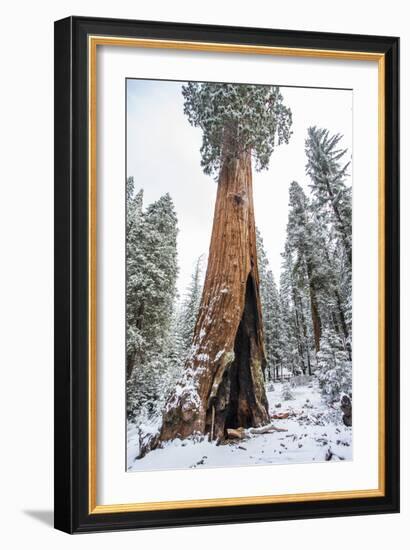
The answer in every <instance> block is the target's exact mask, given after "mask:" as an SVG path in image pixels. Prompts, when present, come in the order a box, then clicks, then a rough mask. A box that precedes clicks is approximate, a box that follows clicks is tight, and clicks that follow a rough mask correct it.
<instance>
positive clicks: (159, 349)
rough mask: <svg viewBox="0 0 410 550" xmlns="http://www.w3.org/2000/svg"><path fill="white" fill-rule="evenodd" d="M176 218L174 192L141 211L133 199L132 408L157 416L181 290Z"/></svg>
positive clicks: (129, 366) (129, 235)
mask: <svg viewBox="0 0 410 550" xmlns="http://www.w3.org/2000/svg"><path fill="white" fill-rule="evenodd" d="M176 237H177V218H176V214H175V209H174V206H173V203H172V200H171V197H170V196H169V194H166V195H164V196H163V197H161V198H160V199H159V200H158V201H156V202H154V203H152V204H150V205H149V206H148V208H147V209H146V210H145V211H142V192H140V193H138V194H137V195H136V196H135V197H133V196H132V194H130V195H129V197H128V216H127V410H128V414H129V416H133V415H136V414H138V415H140V414H142V412H143V413H144V414H145V415H146V416H153V415H155V414H156V413H157V412H158V409H159V404H160V402H161V396H162V391H161V390H162V389H163V379H164V376H165V375H166V370H167V363H166V357H167V354H168V353H169V348H170V345H171V342H170V340H171V333H170V329H171V320H172V315H173V308H174V299H175V294H176V277H177V272H178V267H177V250H176Z"/></svg>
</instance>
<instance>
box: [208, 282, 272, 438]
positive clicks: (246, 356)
mask: <svg viewBox="0 0 410 550" xmlns="http://www.w3.org/2000/svg"><path fill="white" fill-rule="evenodd" d="M245 292H246V294H245V305H244V310H243V314H242V319H241V321H240V323H239V326H238V330H237V333H236V337H235V344H234V352H235V359H234V361H233V362H232V363H231V365H230V367H229V368H228V369H227V371H226V372H225V374H224V377H223V379H222V382H221V384H220V387H219V390H218V393H217V395H216V398H215V401H214V403H213V405H214V407H215V418H214V428H213V434H214V436H215V437H216V438H218V439H223V438H224V437H225V436H226V430H227V429H228V428H239V427H242V428H250V427H253V426H255V425H257V423H258V419H259V418H260V416H261V415H260V411H259V410H258V404H257V400H256V397H255V388H254V383H253V377H252V365H254V366H255V365H256V363H259V365H260V366H261V362H262V358H263V350H262V349H260V346H261V344H260V343H259V339H258V322H259V321H258V309H257V301H256V295H255V287H254V282H253V279H252V276H251V275H249V276H248V279H247V282H246V291H245ZM259 368H261V367H259ZM211 417H212V412H211ZM211 424H212V420H211ZM209 428H210V430H209V431H212V425H209Z"/></svg>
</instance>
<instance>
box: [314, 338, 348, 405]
mask: <svg viewBox="0 0 410 550" xmlns="http://www.w3.org/2000/svg"><path fill="white" fill-rule="evenodd" d="M318 378H319V385H320V388H321V390H322V394H323V396H324V397H325V399H326V400H327V401H328V402H329V403H334V402H335V401H338V400H339V399H340V397H341V395H342V393H346V394H350V395H351V392H352V364H351V361H350V360H349V356H348V353H347V351H346V349H345V347H344V345H343V341H342V339H341V338H340V335H339V334H337V332H335V331H334V330H332V329H329V328H326V329H325V330H324V332H323V335H322V339H321V346H320V352H319V353H318Z"/></svg>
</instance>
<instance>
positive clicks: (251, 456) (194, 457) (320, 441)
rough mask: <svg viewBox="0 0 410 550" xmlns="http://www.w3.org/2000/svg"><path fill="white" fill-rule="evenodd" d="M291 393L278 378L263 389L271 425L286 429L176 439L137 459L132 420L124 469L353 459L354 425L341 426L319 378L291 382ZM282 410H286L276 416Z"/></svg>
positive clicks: (134, 470)
mask: <svg viewBox="0 0 410 550" xmlns="http://www.w3.org/2000/svg"><path fill="white" fill-rule="evenodd" d="M292 394H293V397H294V399H292V400H287V401H286V400H284V399H283V398H282V384H281V383H277V382H276V383H275V384H274V389H273V391H269V392H267V396H268V401H269V411H270V415H271V417H272V423H273V425H274V426H275V427H277V428H280V429H284V430H287V431H275V432H273V433H265V434H251V433H248V432H247V433H246V438H245V439H239V440H238V439H234V440H229V441H228V442H226V443H224V444H221V445H216V444H215V443H210V442H208V441H200V442H198V441H197V442H194V441H189V440H188V441H187V440H185V441H183V440H179V439H177V440H174V441H171V442H169V443H167V444H166V445H165V446H164V447H163V448H161V449H156V450H154V451H151V452H150V453H148V454H147V455H146V456H145V457H144V458H142V459H137V458H136V457H137V455H138V452H139V441H138V429H137V427H136V426H135V425H133V424H131V425H129V427H128V441H127V451H128V471H129V472H137V471H148V470H169V469H187V468H214V467H222V466H225V467H226V466H229V467H230V466H250V465H257V464H261V465H267V464H288V463H292V462H293V463H299V464H300V463H306V462H324V461H326V460H351V459H352V428H348V427H346V426H344V424H343V422H342V418H341V416H342V415H341V412H340V410H338V408H331V407H329V406H328V405H327V404H326V403H325V402H324V401H323V400H322V397H321V395H320V392H319V388H318V386H317V382H310V383H309V384H307V385H303V386H297V387H295V388H292ZM283 413H285V416H286V414H287V413H289V416H288V417H287V418H283V419H275V418H274V417H275V415H281V414H283Z"/></svg>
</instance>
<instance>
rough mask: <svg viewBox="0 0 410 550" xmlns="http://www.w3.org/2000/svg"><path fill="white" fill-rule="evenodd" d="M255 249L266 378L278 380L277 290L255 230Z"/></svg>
mask: <svg viewBox="0 0 410 550" xmlns="http://www.w3.org/2000/svg"><path fill="white" fill-rule="evenodd" d="M256 249H257V253H258V266H259V279H260V293H261V305H262V319H263V331H264V341H265V350H266V361H267V367H266V371H267V378H268V380H273V379H274V378H279V376H280V371H281V367H282V363H283V346H284V341H283V322H282V311H281V303H280V299H279V293H278V289H277V287H276V283H275V279H274V277H273V273H272V271H271V270H270V269H269V261H268V259H267V256H266V252H265V248H264V245H263V239H262V236H261V234H260V232H259V230H258V229H256Z"/></svg>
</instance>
